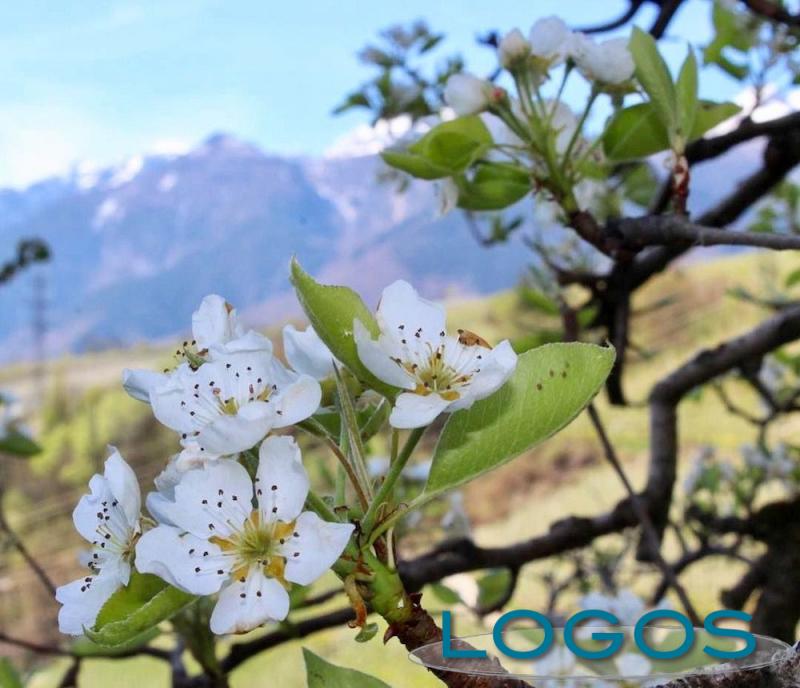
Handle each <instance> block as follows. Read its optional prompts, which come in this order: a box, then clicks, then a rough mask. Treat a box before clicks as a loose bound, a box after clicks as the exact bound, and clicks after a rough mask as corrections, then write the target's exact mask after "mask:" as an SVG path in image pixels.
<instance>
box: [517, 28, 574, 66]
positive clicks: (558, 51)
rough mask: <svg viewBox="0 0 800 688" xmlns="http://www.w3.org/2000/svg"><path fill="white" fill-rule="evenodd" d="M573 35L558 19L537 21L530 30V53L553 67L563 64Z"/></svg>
mask: <svg viewBox="0 0 800 688" xmlns="http://www.w3.org/2000/svg"><path fill="white" fill-rule="evenodd" d="M572 36H573V33H572V31H570V29H569V27H567V25H566V24H565V23H564V20H563V19H561V18H559V17H544V18H542V19H539V20H538V21H537V22H536V23H535V24H534V25H533V26H532V27H531V30H530V33H529V34H528V40H529V41H530V46H531V53H532V54H533V55H534V56H535V57H537V58H539V59H540V60H541V61H543V62H544V63H545V64H547V66H549V67H553V66H556V65H558V64H560V63H561V62H563V61H564V60H565V59H566V58H567V55H568V54H569V50H570V45H571V41H572Z"/></svg>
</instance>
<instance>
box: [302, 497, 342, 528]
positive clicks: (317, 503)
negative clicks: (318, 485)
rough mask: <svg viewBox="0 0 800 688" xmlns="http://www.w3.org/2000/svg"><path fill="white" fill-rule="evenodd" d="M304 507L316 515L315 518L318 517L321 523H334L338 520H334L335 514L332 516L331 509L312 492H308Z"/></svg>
mask: <svg viewBox="0 0 800 688" xmlns="http://www.w3.org/2000/svg"><path fill="white" fill-rule="evenodd" d="M306 506H307V507H308V509H309V510H311V511H313V512H314V513H315V514H317V516H319V517H320V518H321V519H322V520H323V521H330V522H332V523H336V522H337V521H338V520H339V519H337V518H336V514H334V513H333V511H331V508H330V507H329V506H328V505H327V504H326V503H325V500H324V499H322V497H320V496H319V495H318V494H317V493H316V492H314V491H313V490H309V492H308V496H307V497H306Z"/></svg>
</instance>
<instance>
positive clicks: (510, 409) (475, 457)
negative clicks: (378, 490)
mask: <svg viewBox="0 0 800 688" xmlns="http://www.w3.org/2000/svg"><path fill="white" fill-rule="evenodd" d="M614 356H615V354H614V350H613V349H611V348H603V347H599V346H595V345H592V344H580V343H570V344H548V345H545V346H542V347H539V348H538V349H533V350H531V351H528V352H526V353H524V354H522V355H521V356H520V357H519V360H518V362H517V368H516V370H515V372H514V375H513V376H512V377H511V379H510V380H509V381H508V382H507V383H506V384H505V385H504V386H503V387H502V389H500V390H499V391H498V392H496V393H495V394H493V395H492V396H490V397H488V398H486V399H483V400H481V401H478V402H476V403H475V404H474V405H473V406H472V408H470V409H465V410H463V411H458V412H456V413H454V414H453V415H452V416H450V418H449V420H448V421H447V424H446V425H445V427H444V430H443V431H442V434H441V436H440V438H439V443H438V444H437V445H436V450H435V451H434V455H433V464H432V466H431V472H430V476H429V477H428V483H427V485H426V486H425V494H426V495H427V497H431V496H433V495H436V494H439V493H441V492H444V491H445V490H449V489H452V488H454V487H457V486H458V485H461V484H463V483H465V482H467V481H469V480H473V479H474V478H477V477H478V476H480V475H483V474H484V473H487V472H488V471H491V470H493V469H495V468H498V467H499V466H502V465H503V464H505V463H507V462H508V461H510V460H511V459H513V458H514V457H516V456H518V455H520V454H522V453H523V452H525V451H528V450H529V449H531V448H532V447H534V446H536V445H537V444H539V443H540V442H543V441H544V440H546V439H547V438H549V437H551V436H552V435H554V434H555V433H556V432H558V431H559V430H561V428H563V427H564V426H565V425H567V424H568V423H570V421H572V420H573V419H574V418H575V417H576V416H577V415H578V414H579V413H580V412H581V410H583V408H584V407H585V406H586V405H587V404H588V403H589V402H590V401H591V400H592V398H593V397H594V395H595V394H597V392H598V390H599V389H600V387H601V386H602V384H603V382H604V381H605V379H606V377H607V376H608V374H609V372H610V371H611V366H612V365H613V363H614Z"/></svg>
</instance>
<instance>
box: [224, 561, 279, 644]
mask: <svg viewBox="0 0 800 688" xmlns="http://www.w3.org/2000/svg"><path fill="white" fill-rule="evenodd" d="M242 595H244V597H242ZM288 613H289V594H288V593H287V592H286V590H285V589H284V588H283V586H282V585H281V584H280V583H279V582H278V581H276V580H275V579H274V578H267V577H266V576H264V574H262V573H261V572H260V571H258V570H251V571H250V573H249V574H248V576H247V579H246V580H245V582H244V583H242V582H240V581H233V582H232V583H231V584H230V585H227V586H226V587H225V589H224V590H223V591H222V592H221V593H220V595H219V599H218V600H217V604H216V606H215V607H214V611H213V612H212V613H211V631H212V632H213V633H216V634H217V635H223V634H226V633H246V632H247V631H251V630H253V629H254V628H258V626H261V624H263V623H266V622H267V621H282V620H283V619H285V618H286V615H287V614H288Z"/></svg>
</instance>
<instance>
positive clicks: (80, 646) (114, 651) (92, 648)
mask: <svg viewBox="0 0 800 688" xmlns="http://www.w3.org/2000/svg"><path fill="white" fill-rule="evenodd" d="M159 635H161V631H160V630H159V629H158V627H155V626H154V627H153V628H151V629H150V630H148V631H145V632H144V633H140V634H139V635H137V636H136V637H135V638H132V639H131V640H130V641H128V642H125V643H122V644H120V645H115V646H114V647H104V646H102V645H98V644H97V643H95V642H93V641H92V640H90V639H89V638H88V637H85V638H77V639H76V640H75V642H74V643H72V653H73V654H75V655H77V656H79V657H115V656H117V655H120V654H124V653H126V652H131V651H132V650H135V649H137V648H139V647H144V646H145V645H147V644H148V643H149V642H150V641H151V640H154V639H155V638H157V637H158V636H159Z"/></svg>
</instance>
